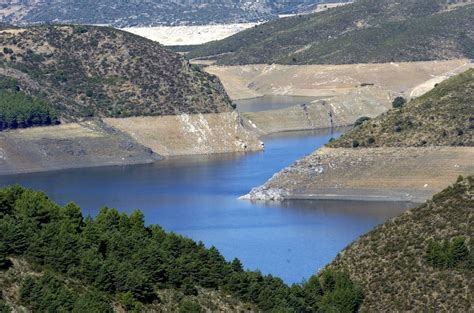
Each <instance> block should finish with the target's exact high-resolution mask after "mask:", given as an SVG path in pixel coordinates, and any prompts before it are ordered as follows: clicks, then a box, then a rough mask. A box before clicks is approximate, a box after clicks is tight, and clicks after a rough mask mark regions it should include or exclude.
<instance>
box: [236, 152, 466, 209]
mask: <svg viewBox="0 0 474 313" xmlns="http://www.w3.org/2000/svg"><path fill="white" fill-rule="evenodd" d="M472 160H474V148H473V147H427V148H364V149H343V148H339V149H330V148H322V149H319V150H317V151H315V152H314V153H313V154H311V155H309V156H307V157H305V158H303V159H301V160H299V161H297V162H295V163H294V164H293V165H291V166H289V167H287V168H285V169H284V170H282V171H281V172H279V173H277V174H275V175H274V177H272V178H271V179H270V180H269V181H268V182H266V183H265V184H264V185H263V186H261V187H257V188H254V189H253V190H252V191H251V192H250V194H249V195H246V196H244V197H243V199H247V200H263V201H268V200H270V201H271V200H277V201H281V200H284V199H324V200H327V199H339V200H341V199H342V200H368V201H370V200H374V201H412V202H423V201H425V200H426V199H429V198H431V197H432V196H433V195H434V194H435V193H437V192H439V191H441V190H442V189H444V188H446V187H447V186H449V185H450V184H452V182H453V181H455V180H456V178H457V177H458V176H459V175H472V174H474V162H472Z"/></svg>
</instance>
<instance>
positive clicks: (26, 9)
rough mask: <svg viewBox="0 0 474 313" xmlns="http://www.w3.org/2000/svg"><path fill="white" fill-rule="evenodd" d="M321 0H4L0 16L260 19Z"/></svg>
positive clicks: (155, 21)
mask: <svg viewBox="0 0 474 313" xmlns="http://www.w3.org/2000/svg"><path fill="white" fill-rule="evenodd" d="M319 2H321V1H320V0H293V1H287V0H265V1H243V0H239V1H235V0H234V1H231V0H220V1H211V0H204V1H203V0H188V1H179V0H165V1H163V0H161V1H160V0H151V1H118V2H117V1H113V0H102V1H100V2H97V1H90V0H87V1H84V0H73V1H65V0H52V1H51V0H50V1H38V0H35V1H20V0H7V1H6V3H5V1H3V3H2V6H0V13H3V14H0V16H3V20H4V21H7V22H10V23H19V24H31V23H78V24H109V25H113V26H117V27H127V26H149V25H163V24H166V25H176V24H179V25H183V24H192V25H199V24H212V23H235V22H248V21H252V22H253V21H263V20H268V19H274V18H277V14H278V13H279V12H284V13H290V12H299V11H302V10H303V11H304V10H306V9H307V8H308V7H311V6H314V5H315V4H316V3H319Z"/></svg>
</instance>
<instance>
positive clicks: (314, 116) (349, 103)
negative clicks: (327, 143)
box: [242, 86, 392, 134]
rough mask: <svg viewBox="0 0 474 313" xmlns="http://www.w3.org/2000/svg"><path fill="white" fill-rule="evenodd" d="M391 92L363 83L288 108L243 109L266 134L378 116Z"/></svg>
mask: <svg viewBox="0 0 474 313" xmlns="http://www.w3.org/2000/svg"><path fill="white" fill-rule="evenodd" d="M391 98H392V96H391V95H389V94H387V92H386V91H385V90H383V89H381V88H378V87H374V86H362V87H358V88H355V89H353V90H351V91H350V92H349V93H347V94H343V95H338V96H335V97H328V98H324V99H319V100H315V101H313V102H311V103H309V104H303V105H297V106H293V107H290V108H286V109H280V110H269V111H260V112H244V113H242V115H243V116H245V117H246V118H247V119H248V120H249V122H250V124H251V125H255V127H256V128H257V129H258V130H259V131H260V132H261V133H263V134H269V133H275V132H282V131H294V130H307V129H318V128H334V127H341V126H348V125H352V124H354V122H355V121H356V120H357V119H358V118H360V117H362V116H365V117H370V118H373V117H376V116H378V115H380V114H382V113H384V112H386V111H387V110H388V109H389V108H390V106H391Z"/></svg>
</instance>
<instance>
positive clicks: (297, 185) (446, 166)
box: [245, 69, 474, 202]
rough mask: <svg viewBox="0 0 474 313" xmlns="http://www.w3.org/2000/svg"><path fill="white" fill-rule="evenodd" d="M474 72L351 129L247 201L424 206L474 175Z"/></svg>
mask: <svg viewBox="0 0 474 313" xmlns="http://www.w3.org/2000/svg"><path fill="white" fill-rule="evenodd" d="M473 90H474V70H472V69H471V70H468V71H466V72H465V73H462V74H459V75H457V76H455V77H453V78H451V79H448V80H447V81H445V82H443V83H441V84H440V85H439V86H437V87H436V88H435V89H433V90H432V91H430V92H428V93H427V94H425V95H423V96H422V97H420V98H418V99H416V100H412V101H411V102H409V103H408V104H406V105H405V106H404V107H402V108H397V109H392V110H390V111H389V112H387V113H384V114H382V115H381V116H379V117H377V118H375V119H372V120H369V121H366V122H364V123H363V124H362V125H360V126H357V127H355V128H354V129H353V130H352V131H350V132H349V133H347V134H345V135H344V136H342V137H341V138H340V139H338V140H335V141H333V142H331V143H329V147H335V148H336V149H334V148H323V149H320V150H318V151H316V152H314V153H313V154H312V155H310V156H308V157H306V158H304V159H302V160H300V161H297V162H296V163H294V164H293V165H291V166H290V167H288V168H286V169H284V170H283V171H281V172H280V173H278V174H276V175H275V176H274V177H273V178H272V179H270V180H269V181H268V182H267V183H266V184H265V185H263V186H261V187H258V188H255V189H254V190H252V191H251V192H250V194H249V195H247V196H245V198H246V199H252V200H283V199H292V198H297V199H301V198H303V199H306V198H307V199H315V198H316V199H328V198H329V199H358V200H360V199H365V200H372V199H376V200H394V201H395V200H409V201H416V202H420V201H424V200H426V199H428V198H429V197H431V196H432V195H433V194H434V193H436V192H438V191H440V190H442V189H443V188H445V187H446V186H447V185H448V183H449V182H450V181H453V180H454V179H455V178H456V177H457V176H458V175H472V174H474V162H472V160H474V124H473V119H474V107H473V105H472V103H473V102H472V101H473V95H474V93H473Z"/></svg>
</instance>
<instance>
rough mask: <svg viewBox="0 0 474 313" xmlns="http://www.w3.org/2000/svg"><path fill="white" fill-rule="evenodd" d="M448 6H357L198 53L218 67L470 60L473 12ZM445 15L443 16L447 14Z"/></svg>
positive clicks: (267, 28) (407, 1) (437, 1)
mask: <svg viewBox="0 0 474 313" xmlns="http://www.w3.org/2000/svg"><path fill="white" fill-rule="evenodd" d="M446 5H447V1H446V0H434V1H433V0H421V1H420V0H403V1H396V0H382V1H379V0H359V1H356V2H355V3H353V4H351V5H347V6H344V7H339V8H335V9H331V10H328V11H325V12H321V13H316V14H311V15H306V16H297V17H291V18H286V19H282V20H278V21H272V22H269V23H266V24H263V25H259V26H257V27H255V28H253V29H249V30H246V31H243V32H241V33H238V34H236V35H234V36H231V37H229V38H226V39H224V40H221V41H217V42H211V43H207V44H204V45H202V46H200V47H197V48H196V49H194V50H193V51H191V53H190V54H189V57H191V58H196V57H212V56H216V58H217V61H218V63H219V64H252V63H282V64H315V63H323V64H338V63H364V62H366V63H367V62H378V63H381V62H391V61H414V60H435V59H448V58H457V57H462V56H465V57H472V53H473V52H472V51H473V49H472V48H473V45H474V39H473V38H474V33H473V29H474V27H473V26H474V25H473V21H472V20H473V19H472V17H473V16H474V6H472V5H471V6H464V7H460V8H459V9H458V10H453V11H449V12H447V11H446V10H445V9H446ZM445 11H446V12H445Z"/></svg>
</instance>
